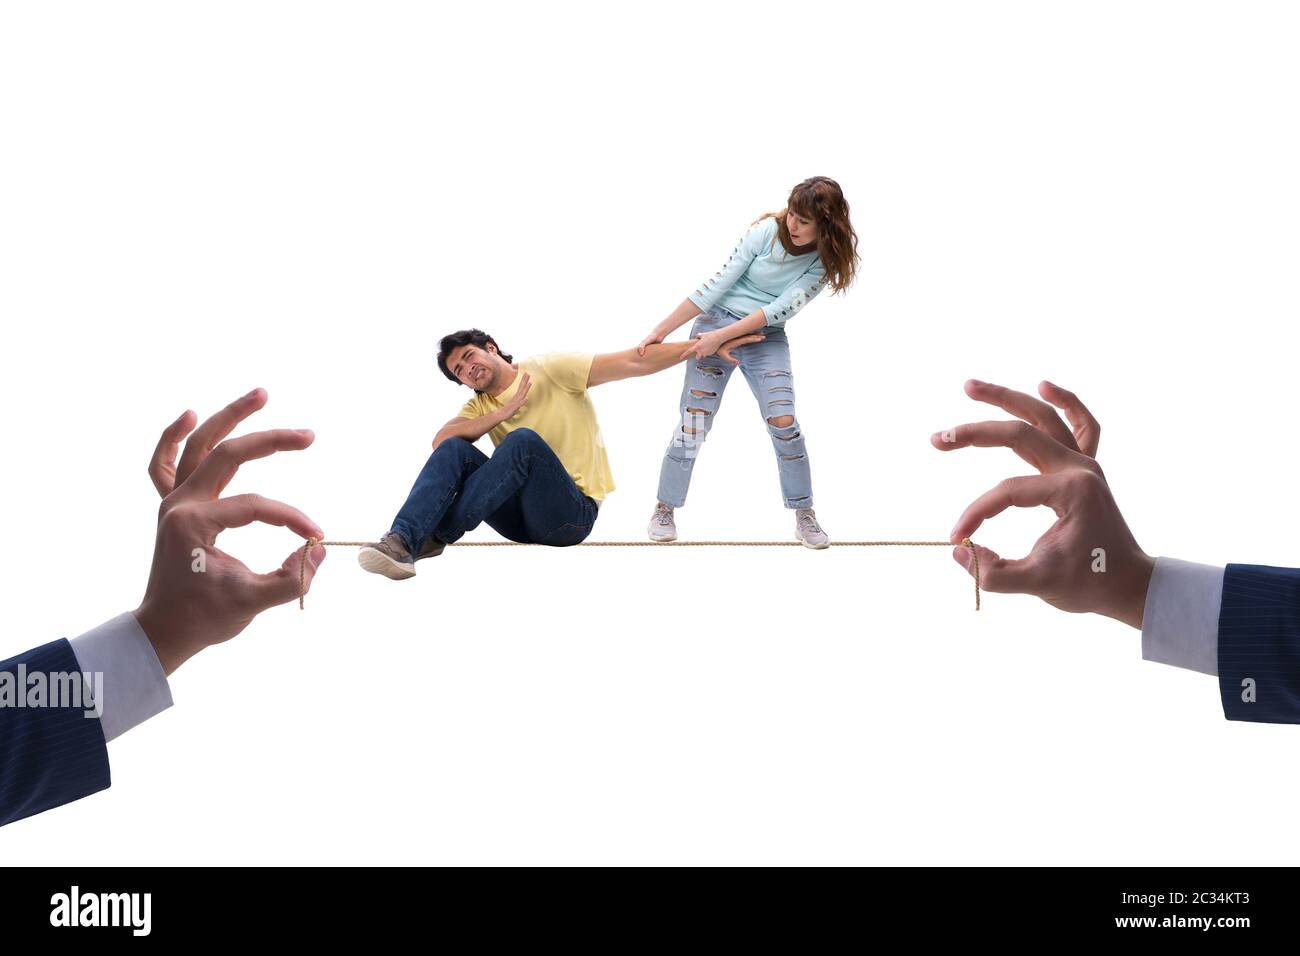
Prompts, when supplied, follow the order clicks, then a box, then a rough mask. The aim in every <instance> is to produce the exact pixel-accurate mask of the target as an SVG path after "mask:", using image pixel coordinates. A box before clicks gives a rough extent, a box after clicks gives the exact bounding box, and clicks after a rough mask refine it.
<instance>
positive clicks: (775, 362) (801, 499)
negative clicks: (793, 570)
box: [736, 329, 813, 509]
mask: <svg viewBox="0 0 1300 956" xmlns="http://www.w3.org/2000/svg"><path fill="white" fill-rule="evenodd" d="M766 334H767V338H765V339H764V340H763V341H761V342H754V343H752V344H750V345H743V346H741V347H740V348H739V349H737V350H736V357H737V358H738V359H740V370H741V372H743V373H744V375H745V380H746V381H747V382H749V387H750V390H751V391H753V393H754V397H755V398H756V399H758V407H759V409H760V410H761V411H762V413H763V419H764V421H765V422H766V424H767V432H768V434H769V435H770V436H771V437H772V449H773V451H775V452H776V466H777V472H778V473H779V475H780V478H781V497H782V499H783V500H784V502H785V506H786V507H787V508H791V509H798V508H811V507H812V506H813V497H812V469H811V468H810V467H809V465H808V449H807V447H806V446H805V444H804V437H803V430H802V428H800V426H799V420H798V419H797V418H796V417H795V411H794V374H793V370H792V369H791V367H790V343H789V341H788V340H787V339H786V337H785V330H784V329H776V330H772V331H769V332H767V333H766Z"/></svg>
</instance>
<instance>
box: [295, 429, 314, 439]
mask: <svg viewBox="0 0 1300 956" xmlns="http://www.w3.org/2000/svg"><path fill="white" fill-rule="evenodd" d="M295 431H297V432H298V434H299V435H305V436H306V437H308V438H315V437H316V433H315V432H314V431H312V430H311V429H310V428H297V429H295Z"/></svg>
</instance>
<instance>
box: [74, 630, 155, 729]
mask: <svg viewBox="0 0 1300 956" xmlns="http://www.w3.org/2000/svg"><path fill="white" fill-rule="evenodd" d="M69 643H71V644H72V651H73V653H74V654H76V655H77V666H78V667H80V668H81V672H82V674H84V675H85V679H86V681H87V684H88V686H89V687H90V689H91V693H92V694H94V695H95V703H96V705H97V706H98V707H99V708H100V717H99V725H100V727H101V729H102V730H103V731H104V741H105V742H107V741H110V740H112V739H113V738H114V737H120V736H122V734H124V733H126V732H127V731H128V730H130V729H131V728H132V727H134V726H135V725H136V724H142V723H144V722H145V721H146V720H148V719H149V718H150V717H152V716H153V715H154V714H157V713H161V712H162V711H164V710H166V709H167V708H168V707H170V706H171V705H172V692H171V688H170V687H169V686H168V684H167V675H166V674H164V673H163V668H162V664H161V663H159V661H158V655H157V654H155V653H154V649H153V645H152V644H151V643H149V638H148V636H147V635H146V634H145V633H144V629H143V628H141V627H140V622H139V621H137V620H136V619H135V615H134V614H132V613H131V612H130V611H126V612H125V613H123V614H119V615H118V616H117V617H115V618H113V619H112V620H111V621H105V622H104V623H103V624H101V625H99V627H96V628H93V629H91V630H89V631H87V632H86V633H85V634H82V635H81V636H80V637H74V638H73V639H72V640H71V641H70V642H69ZM98 675H102V676H98Z"/></svg>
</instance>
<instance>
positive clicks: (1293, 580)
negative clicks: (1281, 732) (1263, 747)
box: [1218, 564, 1300, 724]
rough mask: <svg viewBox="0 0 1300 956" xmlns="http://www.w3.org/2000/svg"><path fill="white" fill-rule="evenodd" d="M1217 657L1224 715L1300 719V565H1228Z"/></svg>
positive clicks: (1258, 719)
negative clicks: (1298, 567) (1284, 566)
mask: <svg viewBox="0 0 1300 956" xmlns="http://www.w3.org/2000/svg"><path fill="white" fill-rule="evenodd" d="M1218 658H1219V661H1218V663H1219V699H1220V701H1221V702H1222V704H1223V716H1225V717H1227V718H1228V719H1229V720H1250V721H1256V722H1259V723H1268V724H1300V569H1297V568H1275V567H1270V566H1268V565H1260V564H1229V565H1228V566H1227V567H1226V568H1225V569H1224V573H1223V598H1222V604H1221V609H1220V613H1219V642H1218Z"/></svg>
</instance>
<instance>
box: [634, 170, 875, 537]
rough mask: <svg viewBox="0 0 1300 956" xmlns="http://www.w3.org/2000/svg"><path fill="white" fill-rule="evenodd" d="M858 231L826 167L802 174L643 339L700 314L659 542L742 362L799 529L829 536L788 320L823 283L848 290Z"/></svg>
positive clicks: (662, 498) (671, 449)
mask: <svg viewBox="0 0 1300 956" xmlns="http://www.w3.org/2000/svg"><path fill="white" fill-rule="evenodd" d="M857 246H858V237H857V234H856V233H855V232H854V231H853V224H852V223H851V222H850V221H849V205H848V203H847V202H845V200H844V193H843V192H842V191H841V190H840V187H839V184H838V183H836V182H835V180H833V179H828V178H827V177H825V176H814V177H812V178H811V179H805V180H804V181H803V182H801V183H800V184H799V185H797V186H795V187H794V189H793V190H791V192H790V198H789V200H788V201H787V203H786V208H785V209H783V210H781V211H780V212H777V213H767V214H766V215H764V216H763V217H762V218H760V219H758V220H756V221H755V222H754V223H753V225H752V226H751V227H750V229H749V231H748V232H746V233H745V235H744V236H743V237H742V238H741V239H740V241H739V242H738V243H737V244H736V248H735V249H733V250H732V252H731V258H730V259H728V260H727V263H726V265H724V266H723V267H722V269H721V271H719V272H717V273H715V274H714V276H713V278H711V279H709V280H707V281H705V282H704V283H703V284H701V285H700V287H699V288H698V289H696V290H695V291H694V292H692V293H691V294H690V295H689V296H687V297H686V299H685V300H684V301H683V302H682V304H681V305H679V306H677V308H675V309H674V310H673V311H672V313H671V314H670V315H669V316H668V317H667V318H666V319H664V320H663V321H662V322H660V323H659V324H658V325H657V326H655V328H654V331H652V332H651V333H650V334H649V335H647V336H646V337H645V339H644V340H643V341H642V342H641V345H640V346H639V348H640V349H642V350H643V349H644V348H645V347H646V346H647V345H652V344H654V343H657V342H662V341H663V340H664V338H665V337H666V336H668V335H670V334H671V333H672V332H673V331H674V330H675V329H677V328H680V327H681V326H682V325H684V324H685V323H686V322H687V321H689V320H690V319H692V318H694V319H695V324H694V326H692V328H691V337H692V338H694V337H696V336H698V337H699V341H698V342H697V343H696V344H695V346H694V347H693V348H692V349H691V350H690V351H689V352H687V354H686V361H687V364H686V381H685V383H684V384H683V386H682V395H681V402H680V409H681V424H680V426H679V427H678V428H677V430H676V431H675V432H674V433H673V439H672V442H671V444H669V446H668V451H667V452H666V453H665V455H664V460H663V465H662V467H661V468H660V471H659V503H658V504H657V505H655V510H654V515H653V516H652V517H651V519H650V526H649V529H648V531H649V534H650V540H652V541H674V540H676V538H677V525H676V523H675V520H674V516H673V509H674V508H680V507H682V506H683V505H684V504H685V503H686V491H687V488H688V487H689V486H690V481H691V472H692V469H693V467H694V465H695V458H696V456H697V455H698V454H699V451H700V447H701V446H702V445H703V443H704V439H705V438H706V437H707V436H708V433H709V428H710V427H711V426H712V425H713V420H714V418H715V417H716V416H717V412H718V407H719V405H720V404H721V403H722V393H723V391H724V390H725V389H726V387H727V381H728V380H729V379H730V378H731V372H732V370H733V369H734V368H735V367H736V366H737V365H738V366H739V367H740V370H741V372H743V373H744V375H745V380H746V381H747V382H749V387H750V390H751V391H753V393H754V397H755V398H757V399H758V404H759V407H760V409H761V410H762V412H763V418H764V420H765V421H766V423H767V429H768V433H769V434H770V435H771V436H772V447H773V449H774V450H775V452H776V464H777V471H778V473H779V475H780V478H781V496H782V498H783V499H784V501H785V506H786V507H787V508H790V509H792V510H793V511H794V512H795V535H796V537H797V538H798V540H799V541H801V542H802V543H803V544H804V545H805V546H806V547H809V548H824V547H826V546H827V545H829V544H830V538H829V537H827V535H826V532H825V531H823V530H822V529H821V526H820V525H818V523H817V516H816V515H815V514H814V513H813V498H812V473H811V471H810V469H809V466H808V451H807V449H806V448H805V446H804V439H803V433H802V431H801V429H800V426H799V422H798V421H797V420H796V419H795V413H794V377H793V374H792V372H793V370H792V369H791V367H790V345H789V342H787V341H786V335H785V323H786V322H787V321H788V320H789V319H790V318H791V317H792V316H794V315H795V313H797V312H798V311H799V310H800V309H802V308H803V307H804V306H805V305H807V304H808V303H809V302H810V301H811V300H812V299H813V298H815V297H816V296H817V293H819V292H821V290H822V287H823V286H825V285H830V287H831V289H832V292H833V293H834V292H843V291H844V290H845V289H846V288H848V286H849V284H850V283H851V282H852V281H853V276H854V273H855V272H856V270H857V265H858V252H857ZM755 332H760V333H762V334H763V336H764V338H763V340H762V341H760V342H755V343H752V344H750V345H745V346H742V347H740V348H737V349H736V351H735V354H736V359H731V360H728V361H722V360H720V359H718V358H716V357H715V354H716V353H717V351H718V349H719V348H720V347H721V346H722V345H723V344H724V343H726V342H728V341H730V340H732V339H734V338H736V337H738V336H742V335H752V334H754V333H755Z"/></svg>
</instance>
